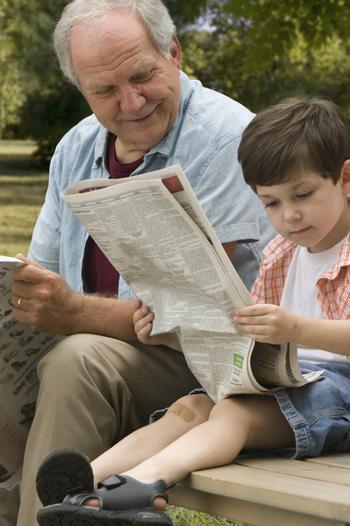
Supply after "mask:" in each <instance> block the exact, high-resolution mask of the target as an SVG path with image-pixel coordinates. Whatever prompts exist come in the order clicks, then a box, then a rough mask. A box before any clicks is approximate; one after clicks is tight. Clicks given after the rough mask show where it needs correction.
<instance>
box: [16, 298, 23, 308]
mask: <svg viewBox="0 0 350 526" xmlns="http://www.w3.org/2000/svg"><path fill="white" fill-rule="evenodd" d="M21 301H22V298H18V300H17V307H18V308H20V306H21Z"/></svg>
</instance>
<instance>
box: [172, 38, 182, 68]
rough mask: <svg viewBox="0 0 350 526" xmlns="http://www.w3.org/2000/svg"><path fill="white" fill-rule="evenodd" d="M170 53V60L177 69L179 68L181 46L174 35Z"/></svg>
mask: <svg viewBox="0 0 350 526" xmlns="http://www.w3.org/2000/svg"><path fill="white" fill-rule="evenodd" d="M170 53H171V56H172V58H173V59H174V60H175V63H176V66H177V67H178V69H180V67H181V44H180V41H179V39H178V38H177V36H176V35H175V36H174V38H173V41H172V43H171V49H170Z"/></svg>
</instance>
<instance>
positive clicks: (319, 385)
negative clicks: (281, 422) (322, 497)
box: [151, 362, 350, 458]
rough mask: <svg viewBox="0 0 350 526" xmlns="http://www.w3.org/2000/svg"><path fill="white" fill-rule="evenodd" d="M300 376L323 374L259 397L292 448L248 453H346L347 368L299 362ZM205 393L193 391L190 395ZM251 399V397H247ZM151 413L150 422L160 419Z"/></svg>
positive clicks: (349, 420)
mask: <svg viewBox="0 0 350 526" xmlns="http://www.w3.org/2000/svg"><path fill="white" fill-rule="evenodd" d="M299 366H300V370H301V372H302V373H308V372H313V371H319V370H320V369H321V370H323V371H324V373H323V376H322V377H321V378H320V379H319V380H318V381H317V382H314V383H311V384H307V385H305V386H304V387H297V388H287V389H281V390H279V391H275V392H273V393H266V394H262V395H259V396H273V397H274V398H275V399H276V401H277V403H278V405H279V407H280V409H281V411H282V413H283V415H284V417H285V418H286V420H287V421H288V423H289V425H290V427H291V428H292V430H293V432H294V436H295V446H293V447H289V448H283V449H274V450H268V451H263V450H261V449H259V450H255V451H252V450H249V453H256V454H259V455H261V454H264V453H267V454H271V453H273V454H274V455H278V456H283V457H288V458H303V457H318V456H319V455H321V454H322V453H327V452H335V451H337V452H341V451H350V364H340V363H332V362H331V363H324V364H315V363H312V362H299ZM200 393H205V391H204V389H201V388H199V389H194V390H193V391H191V393H190V394H200ZM247 396H251V395H247ZM165 412H166V409H160V410H158V411H155V412H154V413H153V414H152V416H151V422H152V421H155V420H158V418H160V417H161V416H163V415H164V413H165Z"/></svg>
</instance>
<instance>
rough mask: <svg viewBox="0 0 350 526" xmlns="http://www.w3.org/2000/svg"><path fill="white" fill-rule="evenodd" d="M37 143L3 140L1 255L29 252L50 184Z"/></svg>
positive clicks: (0, 159)
mask: <svg viewBox="0 0 350 526" xmlns="http://www.w3.org/2000/svg"><path fill="white" fill-rule="evenodd" d="M34 149H35V145H34V144H33V143H30V142H26V141H0V254H3V255H6V256H14V255H15V254H16V253H17V252H22V253H24V254H26V252H27V249H28V246H29V243H30V238H31V233H32V230H33V226H34V223H35V220H36V218H37V216H38V213H39V210H40V207H41V205H42V203H43V200H44V196H45V191H46V187H47V169H46V168H45V167H42V166H40V165H38V164H37V162H36V160H35V159H34V157H32V153H33V151H34Z"/></svg>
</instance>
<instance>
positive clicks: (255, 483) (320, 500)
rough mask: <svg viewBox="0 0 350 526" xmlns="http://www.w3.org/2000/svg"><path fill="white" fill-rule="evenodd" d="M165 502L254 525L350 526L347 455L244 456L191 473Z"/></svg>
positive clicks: (348, 461) (349, 460) (349, 484)
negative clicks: (302, 457)
mask: <svg viewBox="0 0 350 526" xmlns="http://www.w3.org/2000/svg"><path fill="white" fill-rule="evenodd" d="M169 503H170V504H172V505H175V506H181V507H184V508H190V509H193V510H198V511H203V512H206V513H210V514H214V515H219V516H221V517H225V518H227V519H232V520H237V521H243V522H247V523H249V524H254V525H258V526H331V525H332V526H345V525H348V526H349V525H350V454H336V455H329V456H323V457H320V458H316V459H307V460H289V459H283V458H277V457H269V458H267V457H264V458H263V457H254V458H253V457H243V456H242V457H239V458H238V459H237V460H236V462H235V463H234V464H232V465H230V466H224V467H221V468H214V469H207V470H203V471H196V472H194V473H193V474H192V475H191V476H190V477H188V478H187V479H186V480H185V481H183V482H182V483H181V484H178V485H177V486H176V487H175V488H174V489H173V490H172V491H171V492H170V502H169Z"/></svg>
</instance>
